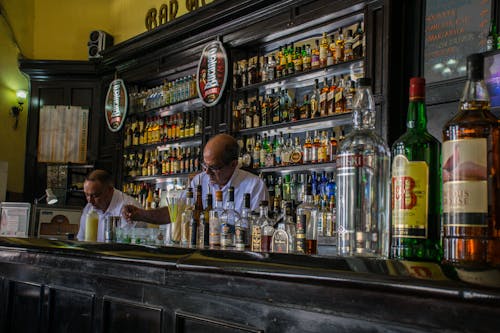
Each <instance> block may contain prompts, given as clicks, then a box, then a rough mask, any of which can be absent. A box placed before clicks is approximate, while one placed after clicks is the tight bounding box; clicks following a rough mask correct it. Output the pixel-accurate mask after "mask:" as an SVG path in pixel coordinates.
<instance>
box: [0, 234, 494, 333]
mask: <svg viewBox="0 0 500 333" xmlns="http://www.w3.org/2000/svg"><path fill="white" fill-rule="evenodd" d="M0 249H1V253H2V255H1V256H0V272H1V273H0V282H1V284H0V292H1V295H2V296H1V298H0V331H2V332H5V333H24V332H125V333H127V332H130V333H135V332H137V331H141V332H158V333H166V332H189V333H193V332H203V333H212V332H213V333H220V332H239V333H242V332H268V333H272V332H280V333H281V332H288V333H293V332H413V333H415V332H433V331H446V332H492V331H495V329H496V328H498V326H499V325H500V292H499V290H500V289H499V288H500V284H499V280H498V276H499V271H498V270H490V271H485V272H480V271H469V272H465V271H458V270H454V269H453V268H451V267H445V266H440V265H437V264H431V263H418V262H400V261H393V260H377V259H366V258H365V259H363V258H320V257H315V256H298V255H283V254H263V253H252V252H237V251H214V250H191V249H182V248H173V247H157V248H155V247H151V246H140V245H127V244H104V243H103V244H98V243H83V242H71V241H51V240H43V239H20V238H17V239H16V238H1V239H0ZM418 272H426V274H418ZM427 273H428V274H427ZM459 278H463V279H462V280H460V279H459ZM471 282H472V283H474V284H471Z"/></svg>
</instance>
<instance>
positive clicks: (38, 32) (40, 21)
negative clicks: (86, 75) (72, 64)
mask: <svg viewBox="0 0 500 333" xmlns="http://www.w3.org/2000/svg"><path fill="white" fill-rule="evenodd" d="M213 1H214V0H207V1H206V3H207V4H208V3H211V2H213ZM199 2H200V3H201V0H200V1H199ZM164 3H165V4H167V3H169V0H141V1H137V0H85V1H82V0H0V8H1V9H2V12H1V14H2V15H1V16H0V73H1V74H0V160H6V161H8V162H9V177H8V182H7V190H8V191H9V192H17V193H22V191H23V186H24V155H25V147H26V146H25V141H26V123H27V114H28V111H27V110H28V106H27V105H25V107H24V111H23V112H22V113H21V117H20V119H19V126H18V129H17V130H14V129H13V128H12V125H13V118H11V117H10V116H9V114H8V110H9V109H10V107H11V106H13V105H16V96H15V92H16V90H18V89H25V90H28V91H29V86H28V85H29V80H28V79H27V78H26V77H25V76H24V75H23V74H22V73H21V72H20V71H19V69H18V64H17V59H18V56H19V54H20V53H21V54H22V55H23V56H24V57H25V58H29V59H36V60H47V59H49V60H87V59H88V56H87V41H88V38H89V33H90V32H91V31H92V30H104V31H107V32H108V33H110V34H111V35H112V36H113V37H114V40H115V44H117V43H120V42H123V41H125V40H127V39H130V38H132V37H134V36H137V35H139V34H142V33H144V32H146V27H145V23H144V21H145V17H146V13H147V11H148V9H150V8H153V7H154V8H157V9H159V8H160V6H161V5H162V4H164ZM178 4H179V11H178V15H177V17H179V16H181V15H183V14H185V13H187V12H188V11H187V9H186V1H185V0H178ZM202 10H203V9H202ZM5 16H6V17H7V20H8V22H9V23H10V25H11V27H12V30H13V32H14V36H15V39H17V42H18V44H19V46H20V50H19V49H18V48H17V47H16V45H15V43H14V42H13V41H12V38H11V32H10V28H9V27H8V25H7V24H6V22H5V19H4V17H5Z"/></svg>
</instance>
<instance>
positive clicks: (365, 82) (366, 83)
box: [358, 77, 372, 87]
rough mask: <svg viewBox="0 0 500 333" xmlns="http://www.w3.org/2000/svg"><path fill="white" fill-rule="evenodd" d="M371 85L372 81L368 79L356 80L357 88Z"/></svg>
mask: <svg viewBox="0 0 500 333" xmlns="http://www.w3.org/2000/svg"><path fill="white" fill-rule="evenodd" d="M371 85H372V79H370V78H369V77H362V78H359V79H358V86H360V87H366V86H371Z"/></svg>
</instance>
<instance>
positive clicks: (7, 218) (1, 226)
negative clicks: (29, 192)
mask: <svg viewBox="0 0 500 333" xmlns="http://www.w3.org/2000/svg"><path fill="white" fill-rule="evenodd" d="M30 208H31V205H30V204H29V203H26V202H2V203H1V204H0V213H1V221H0V236H5V237H28V235H29V234H28V230H29V221H30Z"/></svg>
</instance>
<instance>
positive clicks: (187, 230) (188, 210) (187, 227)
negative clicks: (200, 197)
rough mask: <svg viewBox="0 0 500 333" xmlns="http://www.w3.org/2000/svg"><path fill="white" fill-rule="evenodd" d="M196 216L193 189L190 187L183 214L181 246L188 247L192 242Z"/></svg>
mask: <svg viewBox="0 0 500 333" xmlns="http://www.w3.org/2000/svg"><path fill="white" fill-rule="evenodd" d="M193 218H194V198H193V189H192V188H191V187H189V188H188V191H187V194H186V206H185V208H184V210H183V211H182V214H181V246H184V247H187V246H189V244H190V243H191V232H192V230H191V223H192V220H193ZM195 232H196V231H195Z"/></svg>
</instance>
